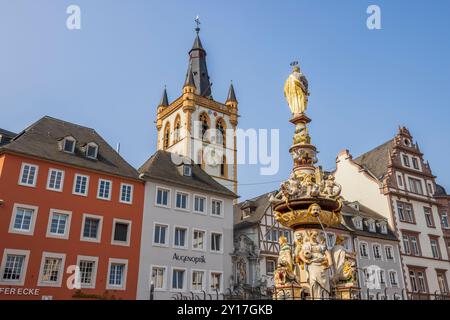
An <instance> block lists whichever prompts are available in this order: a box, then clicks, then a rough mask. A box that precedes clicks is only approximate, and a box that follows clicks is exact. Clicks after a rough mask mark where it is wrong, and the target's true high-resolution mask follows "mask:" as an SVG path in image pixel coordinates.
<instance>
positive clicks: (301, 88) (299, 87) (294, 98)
mask: <svg viewBox="0 0 450 320" xmlns="http://www.w3.org/2000/svg"><path fill="white" fill-rule="evenodd" d="M284 96H285V97H286V100H287V103H288V105H289V108H290V109H291V112H292V114H300V113H304V112H305V111H306V106H307V104H308V96H309V91H308V80H306V78H305V76H304V75H303V74H302V73H301V72H300V68H299V67H298V66H296V67H294V69H293V71H292V73H291V74H290V75H289V77H288V78H287V79H286V82H285V83H284Z"/></svg>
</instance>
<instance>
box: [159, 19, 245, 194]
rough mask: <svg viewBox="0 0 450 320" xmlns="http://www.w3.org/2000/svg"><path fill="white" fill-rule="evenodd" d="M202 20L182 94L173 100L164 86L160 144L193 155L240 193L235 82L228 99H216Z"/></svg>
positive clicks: (231, 86) (190, 57) (216, 177)
mask: <svg viewBox="0 0 450 320" xmlns="http://www.w3.org/2000/svg"><path fill="white" fill-rule="evenodd" d="M198 24H199V22H198V21H197V28H196V29H195V31H196V33H197V34H196V37H195V40H194V44H193V46H192V49H191V50H190V51H189V64H188V68H187V73H186V78H185V81H184V85H183V88H182V92H181V95H180V96H179V97H178V98H177V99H175V100H174V101H172V102H170V103H169V99H168V96H167V90H166V89H164V92H163V95H162V98H161V102H160V103H159V105H158V108H157V120H156V127H157V130H158V144H157V148H158V150H167V151H169V152H173V153H177V154H179V155H182V156H185V157H188V158H190V159H192V160H193V161H194V162H195V163H196V164H197V165H199V166H201V167H202V168H203V170H205V171H206V172H207V173H208V174H209V175H211V176H212V177H213V178H214V179H215V180H216V181H218V182H219V183H221V184H222V185H224V186H225V187H227V188H228V189H230V190H231V191H233V192H234V193H236V194H237V165H236V162H237V151H236V126H237V124H238V101H237V99H236V94H235V91H234V87H233V84H232V83H231V84H230V88H229V90H228V96H227V99H226V101H225V103H221V102H218V101H216V100H214V99H213V96H212V83H211V81H210V78H209V75H208V68H207V65H206V50H205V49H204V48H203V45H202V42H201V40H200V36H199V32H200V28H199V26H198Z"/></svg>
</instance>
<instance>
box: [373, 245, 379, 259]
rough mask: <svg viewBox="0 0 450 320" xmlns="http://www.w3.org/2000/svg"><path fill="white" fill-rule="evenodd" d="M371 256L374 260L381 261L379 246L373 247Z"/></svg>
mask: <svg viewBox="0 0 450 320" xmlns="http://www.w3.org/2000/svg"><path fill="white" fill-rule="evenodd" d="M373 256H374V258H375V259H381V250H380V246H379V245H374V246H373Z"/></svg>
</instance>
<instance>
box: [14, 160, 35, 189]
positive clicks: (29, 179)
mask: <svg viewBox="0 0 450 320" xmlns="http://www.w3.org/2000/svg"><path fill="white" fill-rule="evenodd" d="M37 173H38V166H35V165H32V164H28V163H23V164H22V170H21V173H20V180H19V184H20V185H22V186H27V187H35V186H36V178H37Z"/></svg>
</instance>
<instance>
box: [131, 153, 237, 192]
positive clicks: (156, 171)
mask: <svg viewBox="0 0 450 320" xmlns="http://www.w3.org/2000/svg"><path fill="white" fill-rule="evenodd" d="M190 165H191V167H192V175H191V176H185V175H183V174H182V173H181V172H180V171H179V170H178V165H177V164H175V163H174V162H173V161H172V154H171V153H170V152H167V151H163V150H158V151H156V153H155V154H153V155H152V156H151V157H150V158H149V159H148V160H147V161H146V162H145V163H144V164H143V165H142V166H141V167H140V168H139V169H138V171H139V173H140V174H143V175H144V176H143V177H142V176H141V177H142V178H143V179H146V178H147V179H156V180H159V181H163V182H166V183H173V184H177V185H180V186H184V187H186V188H195V189H198V190H202V191H205V192H213V193H216V194H220V195H222V196H225V197H230V198H237V195H236V194H235V193H234V192H232V191H230V190H229V189H228V188H226V187H225V186H223V185H221V184H220V183H219V182H217V181H216V180H214V178H212V177H211V176H210V175H209V174H207V173H206V172H205V171H203V170H202V168H200V167H199V166H198V165H196V164H194V163H193V162H192V161H190Z"/></svg>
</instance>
